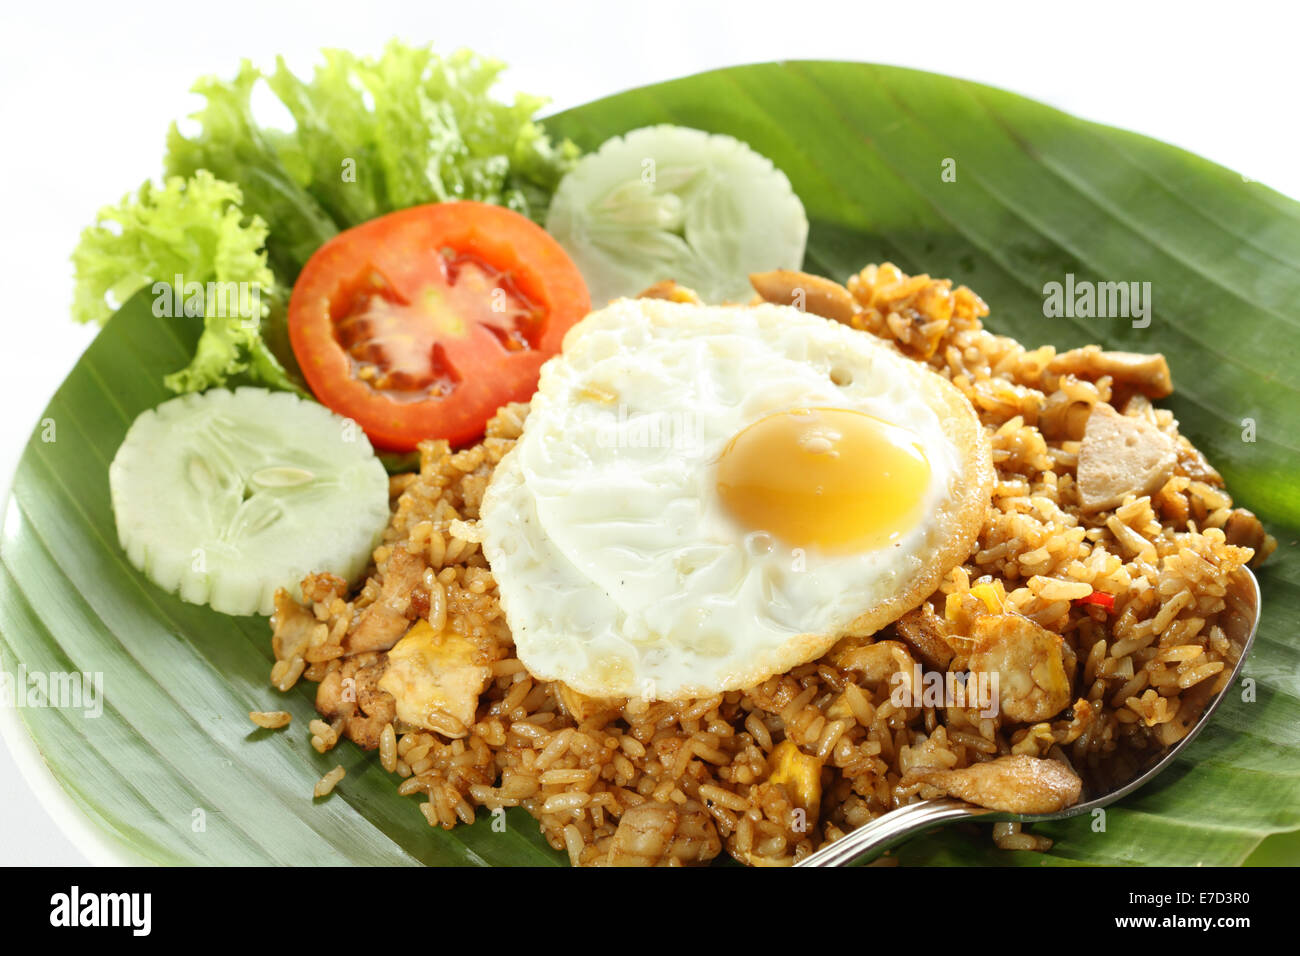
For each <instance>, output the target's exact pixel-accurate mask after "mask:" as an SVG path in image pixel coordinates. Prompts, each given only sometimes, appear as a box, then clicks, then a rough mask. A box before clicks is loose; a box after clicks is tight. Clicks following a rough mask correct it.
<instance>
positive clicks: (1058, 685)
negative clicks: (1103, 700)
mask: <svg viewBox="0 0 1300 956" xmlns="http://www.w3.org/2000/svg"><path fill="white" fill-rule="evenodd" d="M971 640H972V641H973V642H974V643H973V645H972V648H971V651H970V654H969V655H968V657H967V663H966V666H967V669H968V670H970V671H971V672H972V674H990V675H991V674H996V675H997V681H998V685H997V694H998V705H999V707H1000V708H1001V711H1002V713H1003V714H1004V715H1005V716H1006V717H1008V718H1010V719H1011V720H1012V721H1015V722H1016V723H1023V724H1027V723H1032V722H1034V721H1039V720H1047V719H1048V718H1049V717H1054V716H1056V715H1057V714H1059V713H1060V712H1061V711H1063V710H1064V709H1065V708H1066V707H1068V706H1069V704H1070V680H1069V677H1068V676H1067V675H1066V673H1065V658H1064V655H1063V651H1062V646H1063V643H1064V642H1063V641H1062V640H1061V635H1059V634H1053V633H1052V632H1051V631H1049V630H1047V629H1046V628H1045V627H1041V626H1040V625H1038V624H1035V623H1034V622H1033V621H1031V620H1029V618H1027V617H1021V616H1020V615H1019V614H986V615H983V616H981V617H980V618H979V619H977V620H976V622H975V627H974V630H973V632H972V633H971Z"/></svg>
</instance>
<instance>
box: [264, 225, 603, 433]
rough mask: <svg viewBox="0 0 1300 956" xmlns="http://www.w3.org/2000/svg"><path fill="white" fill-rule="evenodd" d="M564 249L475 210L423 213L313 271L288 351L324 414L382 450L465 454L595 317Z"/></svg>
mask: <svg viewBox="0 0 1300 956" xmlns="http://www.w3.org/2000/svg"><path fill="white" fill-rule="evenodd" d="M590 307H591V303H590V299H589V297H588V295H587V287H586V285H585V284H584V283H583V281H582V275H581V274H580V273H579V272H578V268H577V266H575V265H574V264H573V261H572V260H571V259H570V258H569V257H568V255H567V254H566V253H565V251H564V250H563V249H562V248H560V245H559V243H557V242H556V241H555V240H554V239H552V238H551V237H550V236H549V235H547V234H546V232H545V231H544V230H542V229H541V228H540V227H538V226H537V225H535V224H534V223H532V222H531V221H530V220H528V219H526V218H525V217H523V216H521V215H519V214H518V213H514V212H511V211H510V210H509V209H505V208H503V207H501V206H489V205H487V204H486V203H479V202H469V201H464V202H448V203H435V204H432V205H428V206H415V207H413V208H411V209H403V210H401V211H400V212H394V213H390V214H388V215H386V216H381V217H380V218H378V219H373V220H371V221H370V222H366V223H362V224H361V225H360V226H356V227H355V228H353V229H349V230H347V231H346V232H342V233H340V234H339V235H337V236H335V237H334V238H333V239H331V240H330V241H329V242H327V243H325V245H323V246H321V247H320V249H318V250H317V251H316V254H315V255H313V256H312V257H311V259H310V260H308V262H307V265H306V266H304V267H303V270H302V273H301V275H299V276H298V281H297V282H296V283H295V284H294V287H293V295H292V296H291V297H290V300H289V340H290V342H291V344H292V345H293V352H294V355H295V356H297V358H298V363H299V364H300V365H301V366H302V371H303V375H305V376H306V378H307V383H308V384H309V385H310V386H311V390H312V392H313V393H315V395H316V397H317V398H318V399H320V401H321V402H322V403H323V404H324V405H326V406H328V407H329V408H331V409H333V410H334V411H336V412H338V413H339V414H340V415H345V416H347V417H348V418H351V419H354V420H355V421H356V422H357V423H358V424H359V425H360V426H361V427H362V428H363V429H364V430H365V432H366V434H367V435H369V436H370V440H371V441H372V442H373V443H374V444H375V445H376V446H377V447H379V448H382V449H385V450H388V451H410V450H411V449H413V448H415V446H416V443H418V442H420V441H422V440H423V439H426V438H445V439H447V440H448V441H450V442H451V443H452V444H454V445H460V444H464V443H467V442H470V441H473V440H474V439H476V438H477V437H478V436H479V435H481V434H482V432H483V428H484V426H485V425H486V424H487V421H488V419H489V418H491V417H492V415H493V414H495V412H496V410H497V409H498V408H500V407H501V406H502V405H504V404H506V403H508V402H516V401H526V400H527V399H528V398H529V397H530V396H531V395H532V394H533V392H534V391H535V390H536V388H537V376H538V372H539V370H540V369H541V366H542V363H543V362H545V361H546V360H547V359H548V358H550V357H551V356H552V355H554V354H555V353H556V352H558V351H559V350H560V344H561V342H562V341H563V340H564V333H565V332H567V331H568V330H569V328H570V327H571V326H572V325H573V324H574V323H575V322H577V321H578V320H579V319H581V318H582V317H583V316H584V315H586V314H587V312H588V311H589V310H590Z"/></svg>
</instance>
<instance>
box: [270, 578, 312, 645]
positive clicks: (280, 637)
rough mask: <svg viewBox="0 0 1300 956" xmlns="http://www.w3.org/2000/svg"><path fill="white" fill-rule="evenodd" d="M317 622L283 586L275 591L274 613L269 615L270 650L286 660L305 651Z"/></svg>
mask: <svg viewBox="0 0 1300 956" xmlns="http://www.w3.org/2000/svg"><path fill="white" fill-rule="evenodd" d="M319 623H320V622H319V621H317V620H316V615H314V614H312V612H311V611H310V610H308V609H307V608H305V607H303V606H302V605H301V604H299V603H298V602H297V601H295V600H294V598H293V595H291V594H290V593H289V592H288V591H286V590H285V589H284V588H280V589H279V590H278V591H276V592H275V613H274V614H272V615H271V650H272V652H273V653H274V654H275V659H276V660H277V661H288V660H292V659H293V658H295V657H301V656H302V655H303V654H305V653H307V647H308V645H309V643H310V641H311V635H312V631H314V630H315V629H316V625H317V624H319Z"/></svg>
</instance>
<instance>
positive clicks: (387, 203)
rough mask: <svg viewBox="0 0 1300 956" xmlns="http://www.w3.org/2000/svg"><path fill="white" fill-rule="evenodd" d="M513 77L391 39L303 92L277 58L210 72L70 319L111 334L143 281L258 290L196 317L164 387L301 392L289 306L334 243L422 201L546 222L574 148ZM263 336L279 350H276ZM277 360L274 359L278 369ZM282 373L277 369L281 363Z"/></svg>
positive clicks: (117, 216) (350, 58)
mask: <svg viewBox="0 0 1300 956" xmlns="http://www.w3.org/2000/svg"><path fill="white" fill-rule="evenodd" d="M503 69H504V65H503V64H501V63H500V62H498V61H496V60H490V59H486V58H482V57H479V56H477V55H476V54H474V53H471V52H470V51H467V50H462V51H459V52H456V53H452V54H450V55H448V56H440V55H438V54H435V53H434V52H433V51H432V49H431V48H430V47H429V46H409V45H406V44H403V43H399V42H396V41H394V42H392V43H390V44H389V45H388V46H387V47H386V48H385V49H384V52H383V53H382V54H381V55H380V56H378V57H360V56H356V55H354V54H351V53H348V52H345V51H342V50H326V51H324V53H323V62H322V63H321V64H320V65H318V66H317V67H316V68H315V70H314V72H313V74H312V76H311V78H310V79H309V80H304V79H301V78H299V77H297V76H295V75H294V74H293V73H292V72H291V71H290V70H289V69H288V67H287V66H286V65H285V63H284V61H283V60H282V59H281V60H279V61H277V63H276V68H275V70H274V71H273V72H271V73H269V74H268V73H263V72H262V71H261V70H259V69H258V68H256V67H255V66H254V65H253V64H251V63H249V62H248V61H244V62H243V63H241V65H240V67H239V70H238V72H237V73H236V74H235V76H234V78H233V79H230V80H222V79H218V78H215V77H206V78H204V79H201V80H199V81H198V83H196V84H195V86H194V88H193V89H194V91H195V92H196V93H198V94H200V95H201V96H202V97H203V100H204V103H203V106H202V108H201V109H200V110H199V111H198V112H197V113H195V114H194V115H193V116H192V117H191V119H192V120H193V123H194V127H195V128H194V131H193V132H191V133H189V134H188V135H187V134H186V133H183V132H182V131H181V129H180V127H179V126H178V125H176V124H173V126H172V127H171V130H170V132H169V133H168V136H167V154H166V159H165V163H164V167H165V172H166V176H167V179H166V181H165V183H164V185H163V186H162V187H161V188H158V187H155V186H153V185H151V184H146V185H145V186H143V187H141V189H140V191H139V193H138V194H136V195H135V196H134V197H130V196H128V197H127V198H126V199H124V200H123V201H122V202H121V203H120V204H119V205H117V206H111V207H108V208H106V209H104V210H102V211H101V212H100V214H99V217H98V219H97V220H96V222H95V224H94V225H93V226H91V227H90V228H88V229H87V230H86V231H85V232H84V234H83V235H82V239H81V244H80V246H79V247H78V248H77V251H76V252H75V254H74V255H73V261H74V264H75V267H76V299H75V304H74V308H73V314H74V316H75V317H76V318H77V319H78V320H80V321H83V322H85V321H95V322H99V323H101V324H102V323H103V322H105V321H107V320H108V318H109V316H110V315H112V313H113V311H114V309H116V308H117V307H118V306H119V305H121V304H122V303H123V302H125V301H126V299H127V298H129V297H130V296H131V295H132V294H134V293H135V292H137V291H138V290H139V289H141V288H142V287H144V286H146V285H150V284H156V283H170V282H172V281H173V279H174V276H177V275H181V276H183V277H184V281H185V282H186V283H189V282H192V281H193V282H198V283H208V282H216V283H225V282H234V283H247V284H251V286H253V287H256V288H258V289H260V290H261V296H260V300H259V301H260V306H259V309H258V314H257V315H255V316H251V317H250V316H234V317H230V316H227V315H226V314H225V313H226V312H228V311H229V310H228V309H225V308H218V307H217V306H218V305H220V303H216V304H214V303H207V304H206V305H203V306H201V307H197V308H196V307H195V306H194V297H193V296H189V295H186V296H184V297H183V298H184V300H185V306H186V308H184V309H182V310H181V311H182V313H183V314H185V315H197V314H200V313H201V314H202V315H203V320H204V323H205V325H204V331H203V335H202V338H201V339H200V340H199V344H198V349H197V352H196V354H195V357H194V361H193V363H191V365H190V366H189V367H188V368H186V369H184V370H182V371H180V372H177V373H175V374H173V375H171V376H168V378H167V384H168V386H169V387H170V388H172V389H173V390H175V391H180V392H185V391H198V390H202V389H204V388H208V387H210V386H213V385H221V384H225V383H226V382H227V381H228V380H230V379H231V378H234V377H237V376H242V377H244V378H246V379H251V380H254V381H257V382H260V383H261V384H264V385H267V386H270V387H273V388H293V387H295V386H294V384H293V381H292V378H291V376H290V374H288V373H286V371H285V366H286V365H287V366H289V367H290V368H292V367H293V357H292V353H291V351H290V350H289V349H288V347H287V341H286V336H285V334H284V328H283V325H284V322H283V319H284V310H285V302H286V301H287V293H288V290H290V289H292V287H293V283H294V281H295V280H296V279H297V277H298V273H299V272H300V271H301V269H302V267H303V265H304V264H305V263H306V262H307V260H308V259H309V258H310V257H311V255H312V254H313V253H314V252H315V251H316V250H317V249H319V248H320V247H321V245H322V244H324V243H325V242H327V241H328V240H329V239H330V238H332V237H333V236H335V235H336V234H337V233H338V232H339V231H341V230H343V229H347V228H350V227H352V226H355V225H358V224H360V223H362V222H365V221H366V220H368V219H373V218H375V217H376V216H380V215H383V214H384V213H388V212H392V211H394V210H397V209H404V208H407V207H409V206H414V205H418V204H420V203H427V202H439V201H445V200H451V199H475V200H479V201H482V202H489V203H496V204H499V205H505V206H508V207H510V208H511V209H514V210H516V211H517V212H520V213H522V214H524V215H526V216H529V217H530V218H532V219H533V220H534V221H536V222H539V223H540V222H543V221H544V220H545V218H546V210H547V204H548V203H549V201H550V197H551V194H552V193H553V192H554V191H555V187H556V186H557V185H558V184H559V181H560V178H561V177H562V176H563V175H564V174H565V173H566V172H567V171H568V170H569V169H571V168H572V166H573V164H574V162H575V161H576V159H577V156H578V150H577V148H576V147H575V146H574V145H573V144H572V143H570V142H568V141H565V142H563V143H560V144H554V143H552V142H551V140H550V138H549V137H547V135H546V133H545V132H544V130H543V129H542V127H541V126H540V125H539V124H538V123H536V122H534V121H533V116H534V115H536V113H537V111H538V110H540V109H541V108H542V106H544V105H545V103H546V101H545V100H544V99H541V98H540V97H535V96H528V95H524V94H520V95H518V96H516V97H514V99H513V100H512V101H510V102H502V101H499V100H497V99H495V98H493V97H492V95H491V91H492V88H493V87H494V86H495V85H496V83H497V80H498V78H499V76H500V74H501V71H502V70H503ZM262 83H265V85H266V87H268V88H269V89H270V91H271V93H272V94H273V95H274V96H275V97H276V98H278V99H279V100H280V102H281V103H283V104H284V106H285V108H286V109H287V110H288V113H289V115H290V116H291V117H292V118H293V123H292V128H289V129H279V128H276V127H274V126H271V125H268V124H266V123H265V122H264V121H263V120H262V119H260V118H259V117H257V116H255V115H254V114H255V110H254V106H253V102H254V92H255V90H257V89H258V88H259V84H262ZM268 341H269V342H270V343H271V345H268V344H267V343H268ZM277 356H279V360H277ZM282 363H283V364H282Z"/></svg>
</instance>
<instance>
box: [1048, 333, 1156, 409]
mask: <svg viewBox="0 0 1300 956" xmlns="http://www.w3.org/2000/svg"><path fill="white" fill-rule="evenodd" d="M1047 370H1048V371H1049V372H1054V373H1055V374H1057V375H1074V376H1076V377H1077V378H1082V379H1088V380H1089V381H1095V380H1096V379H1099V378H1101V377H1102V376H1103V375H1109V376H1110V377H1111V379H1113V380H1114V381H1115V382H1116V383H1117V384H1121V385H1127V386H1130V387H1131V388H1133V389H1136V390H1137V391H1139V392H1141V393H1142V394H1143V395H1146V396H1147V397H1148V398H1164V397H1165V396H1166V395H1170V394H1172V393H1173V390H1174V380H1173V378H1172V377H1171V376H1170V374H1169V363H1168V362H1166V361H1165V357H1164V356H1163V355H1161V354H1160V353H1159V352H1155V353H1151V354H1147V353H1143V352H1103V351H1102V350H1101V348H1100V347H1099V346H1096V345H1085V346H1084V347H1083V348H1081V349H1071V350H1070V351H1068V352H1062V353H1061V354H1060V355H1058V356H1056V358H1054V359H1052V361H1051V362H1049V363H1048V365H1047Z"/></svg>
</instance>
